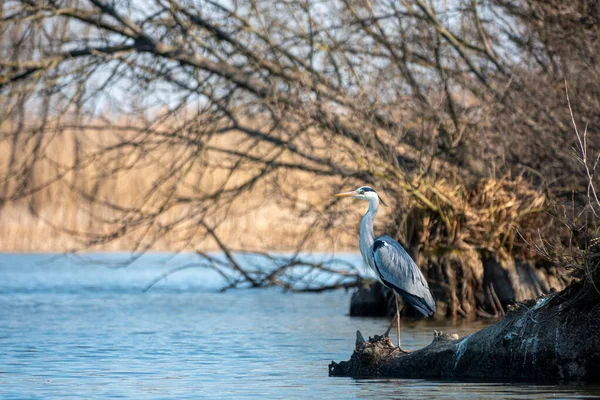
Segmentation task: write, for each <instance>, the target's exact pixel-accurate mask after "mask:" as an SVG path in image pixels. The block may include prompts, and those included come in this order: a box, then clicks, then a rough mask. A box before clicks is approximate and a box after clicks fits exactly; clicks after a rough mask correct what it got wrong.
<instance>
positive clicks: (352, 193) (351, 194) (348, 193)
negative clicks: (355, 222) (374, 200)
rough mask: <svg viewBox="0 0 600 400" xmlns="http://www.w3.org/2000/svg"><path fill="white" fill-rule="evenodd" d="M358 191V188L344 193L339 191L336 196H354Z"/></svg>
mask: <svg viewBox="0 0 600 400" xmlns="http://www.w3.org/2000/svg"><path fill="white" fill-rule="evenodd" d="M357 194H358V193H357V192H356V190H353V191H351V192H343V193H338V194H336V195H335V197H352V196H356V195H357Z"/></svg>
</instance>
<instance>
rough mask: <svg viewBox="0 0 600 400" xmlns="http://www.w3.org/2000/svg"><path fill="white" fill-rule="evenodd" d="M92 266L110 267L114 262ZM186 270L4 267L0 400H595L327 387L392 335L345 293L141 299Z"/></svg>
mask: <svg viewBox="0 0 600 400" xmlns="http://www.w3.org/2000/svg"><path fill="white" fill-rule="evenodd" d="M95 257H96V259H101V260H103V261H106V263H107V265H112V264H114V263H115V262H116V260H118V259H120V258H122V257H123V256H122V255H119V254H111V255H101V256H95ZM182 257H183V258H185V257H188V256H186V255H182V256H178V257H176V258H174V259H173V258H170V257H166V256H164V255H147V256H144V257H143V258H142V259H140V260H138V261H137V262H136V263H134V264H133V265H131V266H129V267H127V268H123V269H117V270H114V269H110V268H107V266H102V265H96V264H93V263H86V262H73V261H71V260H69V259H64V258H57V259H55V258H53V256H49V255H17V254H4V255H0V397H1V398H6V399H11V398H14V399H26V398H44V399H47V398H60V399H64V398H107V397H127V398H144V399H150V398H211V397H212V398H250V397H254V398H336V399H342V398H371V397H377V398H411V399H417V398H424V399H425V398H426V399H430V398H457V399H463V398H471V399H480V398H481V399H487V398H513V399H531V398H548V397H553V398H597V397H600V396H599V395H600V389H599V388H598V387H595V386H590V385H587V386H585V385H563V386H559V385H545V386H544V385H528V384H499V383H459V382H438V381H426V380H393V379H378V380H376V379H351V378H330V377H328V376H327V365H328V364H329V362H330V361H331V360H335V361H340V360H345V359H348V357H349V355H350V353H351V351H352V349H353V346H354V338H355V331H356V329H360V330H361V331H362V332H363V333H364V334H365V335H369V334H370V335H373V334H375V333H381V332H383V331H384V330H385V328H386V327H387V324H388V323H389V321H388V320H386V319H375V318H350V317H348V316H347V311H348V304H349V298H350V293H344V292H332V293H323V294H292V293H283V292H282V291H281V290H278V289H268V290H252V289H244V290H232V291H227V292H224V293H220V292H219V291H218V290H217V289H218V287H219V284H220V282H219V280H218V277H216V276H215V275H213V274H210V273H208V272H207V271H206V270H188V271H184V272H182V273H180V274H177V275H174V276H171V277H170V278H169V279H168V280H166V281H163V282H161V283H159V284H158V285H157V286H155V287H154V288H153V289H152V290H151V291H149V292H147V293H142V292H141V289H142V288H144V287H145V286H146V285H147V284H148V282H150V281H151V280H152V279H153V278H154V277H156V276H157V275H159V274H160V273H161V272H164V271H165V270H166V269H168V268H170V267H173V266H175V265H177V264H180V263H182V262H184V261H185V260H183V259H182ZM348 257H350V258H351V257H357V256H355V255H349V256H348ZM357 260H358V258H357ZM50 261H52V262H50ZM478 328H479V326H477V325H470V326H469V325H460V324H459V325H456V326H445V327H442V326H440V323H436V322H427V323H404V324H403V336H402V340H403V345H404V347H406V348H408V349H417V348H419V347H422V346H424V345H426V344H428V343H429V342H430V341H431V339H432V334H431V331H432V330H433V329H444V330H448V331H452V332H457V333H459V334H460V335H464V334H467V333H469V332H472V331H473V330H476V329H478Z"/></svg>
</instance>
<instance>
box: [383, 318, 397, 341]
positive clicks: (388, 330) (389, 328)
mask: <svg viewBox="0 0 600 400" xmlns="http://www.w3.org/2000/svg"><path fill="white" fill-rule="evenodd" d="M396 318H398V313H396V315H395V316H394V319H393V320H392V323H391V324H390V326H388V328H387V331H385V333H384V334H383V336H389V335H390V331H391V330H392V326H394V322H396Z"/></svg>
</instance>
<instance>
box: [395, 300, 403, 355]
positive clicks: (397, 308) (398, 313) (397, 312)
mask: <svg viewBox="0 0 600 400" xmlns="http://www.w3.org/2000/svg"><path fill="white" fill-rule="evenodd" d="M394 296H395V297H396V323H397V325H396V328H397V330H398V332H397V334H398V348H399V349H401V348H402V346H400V302H399V301H398V294H397V293H395V292H394Z"/></svg>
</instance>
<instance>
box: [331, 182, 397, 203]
mask: <svg viewBox="0 0 600 400" xmlns="http://www.w3.org/2000/svg"><path fill="white" fill-rule="evenodd" d="M335 197H354V198H355V199H361V200H368V201H377V200H379V201H381V202H382V203H383V205H384V206H387V204H385V202H384V201H383V199H382V198H381V197H379V195H378V194H377V192H376V191H375V190H373V189H372V188H370V187H368V186H361V187H359V188H358V189H356V190H353V191H351V192H343V193H338V194H336V195H335Z"/></svg>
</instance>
